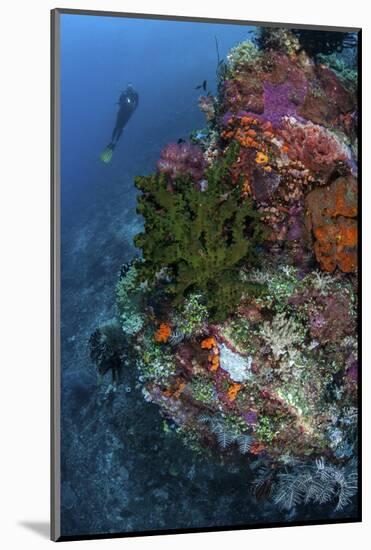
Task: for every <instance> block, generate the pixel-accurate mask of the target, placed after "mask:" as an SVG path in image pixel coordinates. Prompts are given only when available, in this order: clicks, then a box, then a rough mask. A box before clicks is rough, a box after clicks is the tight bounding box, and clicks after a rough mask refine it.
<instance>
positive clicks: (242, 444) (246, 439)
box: [236, 434, 253, 455]
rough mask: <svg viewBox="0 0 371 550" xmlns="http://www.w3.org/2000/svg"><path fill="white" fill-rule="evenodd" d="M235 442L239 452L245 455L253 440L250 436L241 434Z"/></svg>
mask: <svg viewBox="0 0 371 550" xmlns="http://www.w3.org/2000/svg"><path fill="white" fill-rule="evenodd" d="M236 442H237V445H238V448H239V450H240V452H241V453H242V454H243V455H245V454H246V453H248V452H249V451H250V448H251V445H252V443H253V438H252V437H251V435H248V434H241V435H239V436H237V438H236Z"/></svg>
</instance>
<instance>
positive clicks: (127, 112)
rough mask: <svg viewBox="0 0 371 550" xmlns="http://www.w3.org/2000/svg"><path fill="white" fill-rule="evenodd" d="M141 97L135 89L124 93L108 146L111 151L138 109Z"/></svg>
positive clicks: (119, 102) (129, 89) (121, 96)
mask: <svg viewBox="0 0 371 550" xmlns="http://www.w3.org/2000/svg"><path fill="white" fill-rule="evenodd" d="M138 103H139V95H138V93H137V92H136V91H135V90H134V89H133V88H128V89H127V90H125V92H122V94H121V95H120V99H119V101H118V104H119V105H120V108H119V112H118V113H117V117H116V125H115V127H114V129H113V132H112V140H111V143H110V144H109V145H108V147H109V148H110V149H112V150H113V149H114V148H115V146H116V144H117V142H118V140H119V139H120V137H121V134H122V131H123V129H124V127H125V125H126V124H127V122H128V120H129V119H130V117H131V115H132V114H133V113H134V111H135V109H136V108H137V107H138Z"/></svg>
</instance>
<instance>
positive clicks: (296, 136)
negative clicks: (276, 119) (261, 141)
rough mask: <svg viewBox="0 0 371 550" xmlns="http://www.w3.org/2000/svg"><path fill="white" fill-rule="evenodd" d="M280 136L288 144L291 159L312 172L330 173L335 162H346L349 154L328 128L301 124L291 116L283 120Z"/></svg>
mask: <svg viewBox="0 0 371 550" xmlns="http://www.w3.org/2000/svg"><path fill="white" fill-rule="evenodd" d="M281 136H282V137H283V138H284V139H285V141H286V143H287V145H288V148H289V150H288V155H289V157H290V158H291V160H299V161H300V162H302V163H303V164H304V165H305V166H306V167H307V168H309V169H310V170H312V171H313V172H317V173H320V174H327V173H330V172H331V171H332V170H333V168H334V167H335V165H336V163H338V162H342V163H348V162H349V160H350V154H349V151H348V150H347V148H346V147H345V145H343V144H342V143H341V142H340V141H339V140H338V139H337V138H336V137H335V136H334V135H333V134H331V133H330V132H329V131H328V130H326V129H325V128H323V127H322V126H319V125H317V124H313V123H312V122H307V123H306V124H301V123H299V122H298V121H297V120H295V119H294V118H292V117H287V118H285V119H284V120H283V127H282V130H281Z"/></svg>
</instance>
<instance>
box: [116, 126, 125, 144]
mask: <svg viewBox="0 0 371 550" xmlns="http://www.w3.org/2000/svg"><path fill="white" fill-rule="evenodd" d="M123 129H124V128H123V127H121V128H117V131H116V143H117V142H118V140H119V139H120V137H121V135H122V131H123Z"/></svg>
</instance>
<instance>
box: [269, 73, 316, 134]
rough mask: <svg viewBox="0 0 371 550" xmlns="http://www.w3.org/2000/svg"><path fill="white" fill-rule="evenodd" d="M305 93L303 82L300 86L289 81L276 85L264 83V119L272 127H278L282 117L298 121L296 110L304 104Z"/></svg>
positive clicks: (305, 86) (305, 88)
mask: <svg viewBox="0 0 371 550" xmlns="http://www.w3.org/2000/svg"><path fill="white" fill-rule="evenodd" d="M306 93H307V84H306V82H305V81H303V82H300V85H297V84H294V83H293V82H290V81H287V82H284V83H283V84H276V85H274V84H270V83H269V82H267V81H266V82H264V118H265V119H267V120H269V121H270V122H272V124H273V125H274V126H279V125H280V123H281V120H282V118H283V117H284V116H294V117H295V118H299V119H300V117H298V114H297V109H298V106H299V105H301V104H302V103H303V102H304V99H305V96H306Z"/></svg>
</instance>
